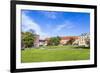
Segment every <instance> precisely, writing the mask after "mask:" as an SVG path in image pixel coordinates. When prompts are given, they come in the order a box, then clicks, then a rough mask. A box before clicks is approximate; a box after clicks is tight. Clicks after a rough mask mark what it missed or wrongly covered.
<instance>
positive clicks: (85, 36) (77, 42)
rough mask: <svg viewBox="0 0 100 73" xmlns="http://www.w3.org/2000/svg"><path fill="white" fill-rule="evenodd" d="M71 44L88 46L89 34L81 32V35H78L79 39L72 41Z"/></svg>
mask: <svg viewBox="0 0 100 73" xmlns="http://www.w3.org/2000/svg"><path fill="white" fill-rule="evenodd" d="M73 45H78V46H85V47H89V46H90V35H89V34H88V33H84V34H82V35H81V36H79V39H77V40H75V41H74V42H73Z"/></svg>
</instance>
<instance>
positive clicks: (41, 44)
mask: <svg viewBox="0 0 100 73" xmlns="http://www.w3.org/2000/svg"><path fill="white" fill-rule="evenodd" d="M46 45H47V42H46V40H39V46H46Z"/></svg>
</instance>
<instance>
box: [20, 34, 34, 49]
mask: <svg viewBox="0 0 100 73" xmlns="http://www.w3.org/2000/svg"><path fill="white" fill-rule="evenodd" d="M21 34H22V35H21V42H22V43H21V44H22V47H24V48H27V47H32V46H33V42H34V38H35V37H34V34H33V33H31V32H22V33H21Z"/></svg>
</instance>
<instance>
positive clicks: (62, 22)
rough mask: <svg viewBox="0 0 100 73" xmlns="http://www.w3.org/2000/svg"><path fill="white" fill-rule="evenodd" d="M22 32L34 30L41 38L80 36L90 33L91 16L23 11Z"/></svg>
mask: <svg viewBox="0 0 100 73" xmlns="http://www.w3.org/2000/svg"><path fill="white" fill-rule="evenodd" d="M21 21H22V22H21V26H22V31H24V32H26V31H29V30H30V29H32V30H34V31H35V33H36V34H39V35H40V38H46V37H54V36H79V35H81V34H82V33H87V32H88V33H89V31H90V14H89V13H82V12H81V13H79V12H54V11H37V10H21Z"/></svg>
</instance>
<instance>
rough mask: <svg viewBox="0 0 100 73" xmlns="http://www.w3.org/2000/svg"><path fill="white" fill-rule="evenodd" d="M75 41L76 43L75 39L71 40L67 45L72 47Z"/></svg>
mask: <svg viewBox="0 0 100 73" xmlns="http://www.w3.org/2000/svg"><path fill="white" fill-rule="evenodd" d="M74 41H75V39H73V38H71V39H70V40H69V41H68V42H67V43H66V44H67V45H72V44H73V42H74Z"/></svg>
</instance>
